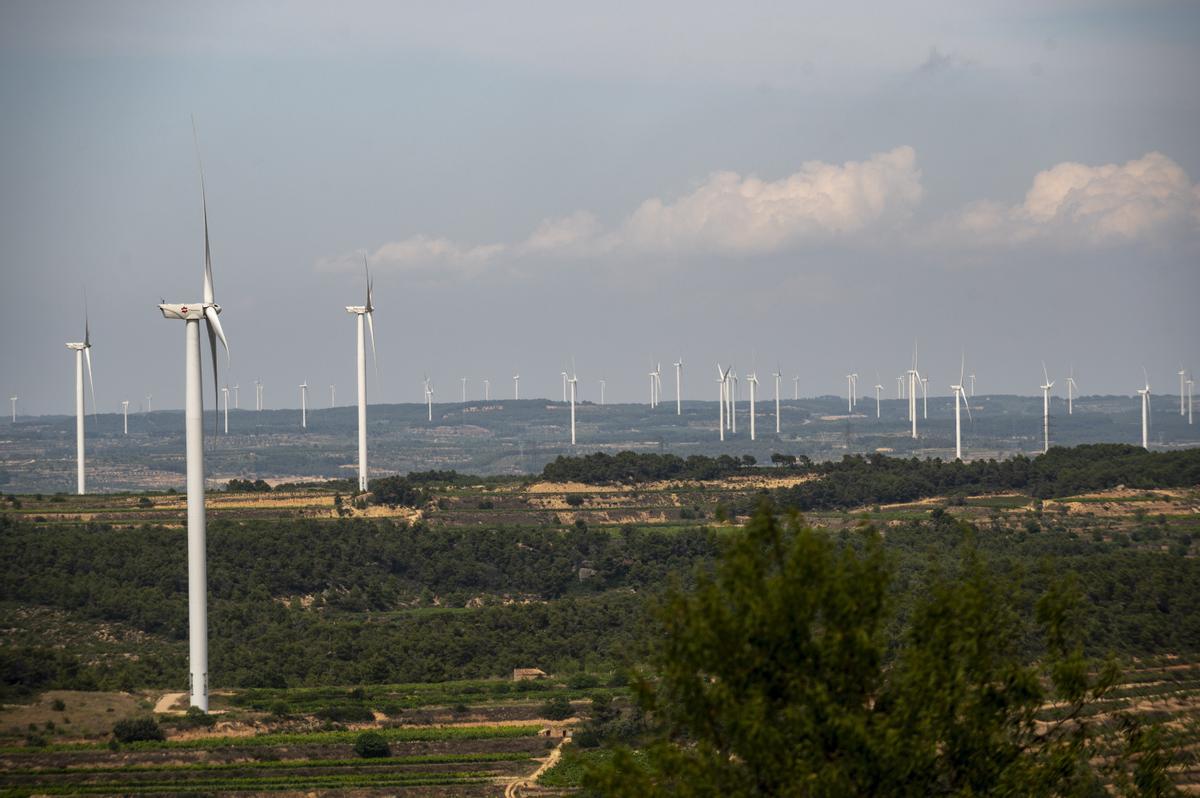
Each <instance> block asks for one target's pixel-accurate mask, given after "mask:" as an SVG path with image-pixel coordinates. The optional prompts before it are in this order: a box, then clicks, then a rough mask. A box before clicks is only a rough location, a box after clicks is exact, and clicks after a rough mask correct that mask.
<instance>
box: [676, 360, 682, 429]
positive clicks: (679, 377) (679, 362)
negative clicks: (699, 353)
mask: <svg viewBox="0 0 1200 798" xmlns="http://www.w3.org/2000/svg"><path fill="white" fill-rule="evenodd" d="M675 415H677V416H682V415H683V358H679V359H678V360H676V361H675Z"/></svg>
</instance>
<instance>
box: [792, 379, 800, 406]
mask: <svg viewBox="0 0 1200 798" xmlns="http://www.w3.org/2000/svg"><path fill="white" fill-rule="evenodd" d="M799 399H800V375H799V374H797V375H796V376H794V377H792V400H793V401H798V400H799Z"/></svg>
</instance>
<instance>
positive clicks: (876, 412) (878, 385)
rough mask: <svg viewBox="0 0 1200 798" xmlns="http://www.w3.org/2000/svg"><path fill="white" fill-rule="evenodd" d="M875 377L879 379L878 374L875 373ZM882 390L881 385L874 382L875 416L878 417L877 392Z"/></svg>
mask: <svg viewBox="0 0 1200 798" xmlns="http://www.w3.org/2000/svg"><path fill="white" fill-rule="evenodd" d="M875 379H879V375H878V374H876V375H875ZM882 390H883V386H882V385H880V384H879V383H875V418H876V419H878V418H879V394H880V392H881V391H882Z"/></svg>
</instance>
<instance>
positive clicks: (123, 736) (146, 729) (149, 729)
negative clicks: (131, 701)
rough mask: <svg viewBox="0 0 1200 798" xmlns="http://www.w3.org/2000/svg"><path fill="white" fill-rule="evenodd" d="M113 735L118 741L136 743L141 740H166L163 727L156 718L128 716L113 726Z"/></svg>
mask: <svg viewBox="0 0 1200 798" xmlns="http://www.w3.org/2000/svg"><path fill="white" fill-rule="evenodd" d="M112 733H113V737H114V738H115V739H116V740H117V742H121V743H136V742H139V741H141V740H165V739H166V735H165V734H163V730H162V727H161V726H159V725H158V721H156V720H155V719H154V718H126V719H125V720H119V721H117V722H116V724H115V725H114V726H113V731H112Z"/></svg>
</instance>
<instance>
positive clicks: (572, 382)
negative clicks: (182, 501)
mask: <svg viewBox="0 0 1200 798" xmlns="http://www.w3.org/2000/svg"><path fill="white" fill-rule="evenodd" d="M572 360H574V358H572ZM567 382H568V383H569V384H570V386H571V445H572V446H574V445H575V392H576V391H577V390H578V389H577V387H576V386H577V385H578V384H579V378H578V377H576V376H575V366H574V363H572V365H571V378H570V379H569V380H567Z"/></svg>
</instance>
